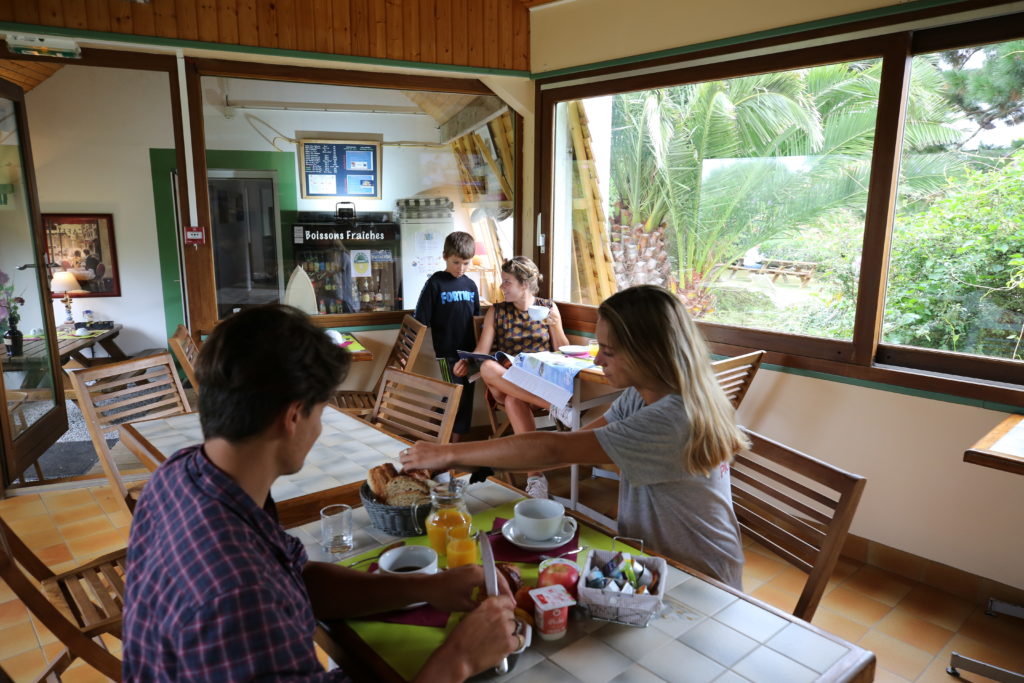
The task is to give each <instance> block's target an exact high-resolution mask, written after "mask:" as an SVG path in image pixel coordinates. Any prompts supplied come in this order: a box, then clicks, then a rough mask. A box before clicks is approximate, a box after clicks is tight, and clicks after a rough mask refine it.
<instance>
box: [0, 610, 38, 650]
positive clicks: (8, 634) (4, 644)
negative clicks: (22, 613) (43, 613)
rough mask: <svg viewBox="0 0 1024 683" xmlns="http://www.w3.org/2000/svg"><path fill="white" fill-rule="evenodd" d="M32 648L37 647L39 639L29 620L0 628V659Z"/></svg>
mask: <svg viewBox="0 0 1024 683" xmlns="http://www.w3.org/2000/svg"><path fill="white" fill-rule="evenodd" d="M33 648H36V649H38V648H39V641H38V640H36V632H35V629H33V628H32V622H30V621H29V620H27V619H26V620H25V621H22V622H19V623H17V624H15V625H14V626H9V627H7V628H5V629H0V659H6V658H8V657H13V656H14V655H20V654H21V653H22V652H27V651H28V650H31V649H33Z"/></svg>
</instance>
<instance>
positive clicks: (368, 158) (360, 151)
mask: <svg viewBox="0 0 1024 683" xmlns="http://www.w3.org/2000/svg"><path fill="white" fill-rule="evenodd" d="M299 172H300V175H301V176H302V186H301V190H302V198H303V199H315V198H317V197H360V198H362V199H380V143H379V142H368V141H344V140H300V141H299Z"/></svg>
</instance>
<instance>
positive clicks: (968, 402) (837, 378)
mask: <svg viewBox="0 0 1024 683" xmlns="http://www.w3.org/2000/svg"><path fill="white" fill-rule="evenodd" d="M565 333H566V334H571V335H573V336H576V337H588V338H593V337H594V336H595V335H594V333H593V332H580V331H578V330H566V331H565ZM711 355H712V357H713V358H716V359H722V358H728V356H723V355H720V354H711ZM761 367H762V368H766V369H768V370H772V371H774V372H784V373H786V374H789V375H800V376H801V377H810V378H812V379H821V380H825V381H826V382H838V383H839V384H852V385H854V386H858V387H864V388H865V389H875V390H878V391H888V392H891V393H894V394H903V395H904V396H914V397H917V398H927V399H931V400H933V401H943V402H945V403H956V404H959V405H964V406H972V407H974V408H984V409H985V410H995V411H996V412H1000V413H1013V414H1018V415H1024V407H1021V406H1011V405H1006V404H1005V403H996V402H995V401H985V400H982V399H977V398H965V397H963V396H954V395H952V394H943V393H940V392H937V391H925V390H923V389H911V388H909V387H901V386H897V385H895V384H884V383H882V382H875V381H873V380H867V379H857V378H854V377H844V376H842V375H833V374H830V373H827V372H819V371H817V370H804V369H802V368H788V367H786V366H784V365H773V364H771V363H762V364H761Z"/></svg>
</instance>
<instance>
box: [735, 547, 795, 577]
mask: <svg viewBox="0 0 1024 683" xmlns="http://www.w3.org/2000/svg"><path fill="white" fill-rule="evenodd" d="M743 554H744V557H745V560H744V563H743V575H744V576H749V577H751V578H752V579H754V580H755V581H758V580H759V581H768V580H769V579H771V578H772V577H774V576H778V575H779V573H781V572H782V570H783V569H785V568H786V567H787V566H789V565H787V564H786V563H785V562H783V561H782V560H780V559H778V558H772V557H768V556H767V555H764V554H763V553H762V552H759V548H758V546H751V547H750V548H747V549H746V551H745V552H744V553H743Z"/></svg>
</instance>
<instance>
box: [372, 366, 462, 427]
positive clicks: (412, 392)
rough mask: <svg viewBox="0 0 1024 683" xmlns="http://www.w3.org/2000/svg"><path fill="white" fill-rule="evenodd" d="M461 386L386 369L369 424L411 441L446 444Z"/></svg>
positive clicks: (453, 422)
mask: <svg viewBox="0 0 1024 683" xmlns="http://www.w3.org/2000/svg"><path fill="white" fill-rule="evenodd" d="M461 397H462V385H459V384H449V383H448V382H442V381H441V380H439V379H433V378H432V377H424V376H422V375H416V374H413V373H411V372H402V371H401V370H395V369H387V370H385V371H384V375H383V377H382V381H381V385H380V391H379V392H378V393H377V400H376V402H375V403H374V405H373V412H371V413H370V417H369V422H370V424H375V425H378V426H380V427H381V428H382V429H384V430H385V431H387V432H390V433H391V434H394V435H395V436H398V437H401V438H403V439H409V440H412V441H432V442H433V443H448V440H449V439H450V438H451V435H452V427H453V426H454V424H455V414H456V412H458V410H459V398H461Z"/></svg>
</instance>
